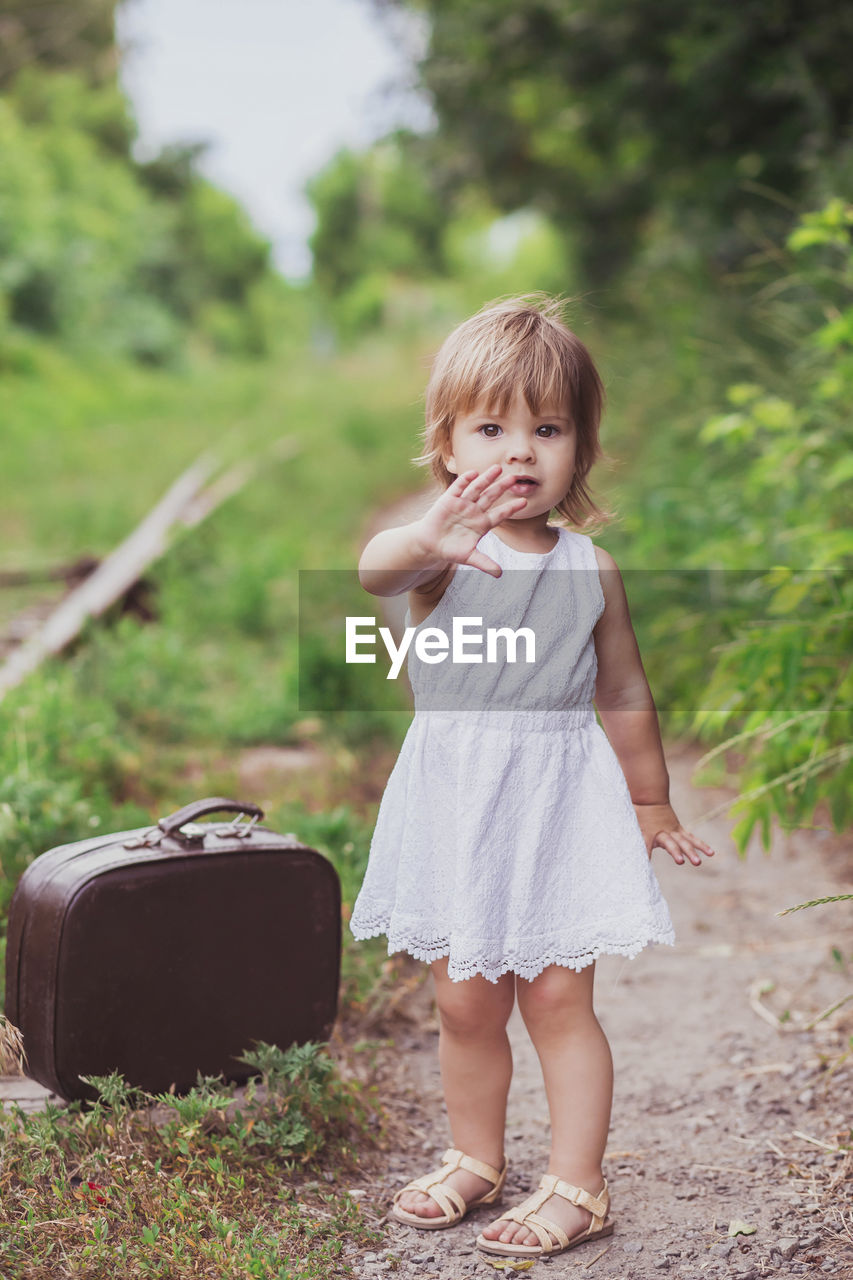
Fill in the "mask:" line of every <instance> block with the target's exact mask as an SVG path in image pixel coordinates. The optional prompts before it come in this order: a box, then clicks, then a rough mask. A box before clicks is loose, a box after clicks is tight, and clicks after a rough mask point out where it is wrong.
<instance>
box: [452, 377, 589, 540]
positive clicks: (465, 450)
mask: <svg viewBox="0 0 853 1280" xmlns="http://www.w3.org/2000/svg"><path fill="white" fill-rule="evenodd" d="M576 446H577V432H576V429H575V425H574V423H573V422H572V419H571V417H570V416H569V409H568V406H566V405H546V406H544V410H543V412H542V413H538V414H535V413H533V412H532V411H531V409H530V407H529V406H528V404H527V401H526V400H525V399H524V396H523V395H521V393H520V392H516V394H515V396H514V398H513V400H512V403H511V404H510V405H509V408H508V409H507V411H506V412H505V413H495V412H492V411H490V410H489V406H488V405H485V404H478V405H475V407H474V409H473V410H472V411H471V412H470V413H465V414H460V415H459V416H458V417H457V419H456V422H455V423H454V426H453V431H452V433H451V437H450V450H451V452H450V453H449V454H448V456H447V457H446V458H445V465H446V467H447V469H448V471H450V472H452V473H453V474H454V475H457V476H458V475H461V474H462V472H463V471H477V472H482V471H485V470H487V468H488V467H491V466H494V465H495V464H496V463H500V465H501V467H502V469H503V471H504V472H509V473H511V474H512V475H516V476H518V477H519V480H518V482H517V483H516V484H514V485H513V486H512V488H511V489H509V490H508V493H512V494H515V495H521V496H522V497H525V498H526V499H527V506H526V507H523V508H522V509H521V511H518V512H516V514H515V515H514V516H511V517H510V519H511V520H530V519H531V518H533V517H536V516H544V517H545V518H546V519H547V516H548V513H549V512H550V511H552V510H553V508H554V507H555V506H556V505H557V503H558V502H561V501H562V500H563V498H565V496H566V494H567V493H568V491H569V489H570V488H571V484H572V479H573V477H574V473H575V450H576Z"/></svg>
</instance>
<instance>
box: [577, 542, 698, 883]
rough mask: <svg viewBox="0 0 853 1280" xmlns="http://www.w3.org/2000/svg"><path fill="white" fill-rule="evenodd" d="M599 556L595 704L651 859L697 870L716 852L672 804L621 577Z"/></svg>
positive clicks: (604, 555)
mask: <svg viewBox="0 0 853 1280" xmlns="http://www.w3.org/2000/svg"><path fill="white" fill-rule="evenodd" d="M595 555H596V559H597V561H598V568H599V578H600V580H601V589H602V591H603V593H604V612H603V614H602V615H601V617H600V618H599V620H598V623H597V624H596V627H595V631H594V632H593V636H594V640H595V652H596V658H597V660H598V675H597V679H596V682H595V705H596V708H597V710H598V714H599V716H600V717H601V723H602V726H603V728H604V732H605V733H606V734H607V737H608V739H609V741H610V745H611V746H612V747H613V750H614V752H615V753H616V757H617V759H618V761H619V764H620V765H621V767H622V772H623V773H624V774H625V778H626V781H627V783H628V790H629V791H630V793H631V800H632V801H633V803H634V809H635V811H636V814H637V821H638V822H639V824H640V829H641V830H642V832H643V836H644V838H645V841H646V848H647V849H648V852H649V856H650V857H651V852H652V849H653V848H654V847H655V845H659V846H660V847H661V848H663V849H666V851H667V853H668V854H669V855H670V857H671V858H673V860H674V861H675V862H678V863H683V862H684V859H685V857H687V858H688V859H689V861H690V862H692V863H693V865H694V866H697V867H698V866H699V865H700V863H701V861H702V859H701V858H700V857H699V856H698V854H697V852H696V850H697V849H698V850H701V852H702V853H704V854H706V855H707V856H708V857H711V856H712V855H713V852H714V851H713V849H711V848H710V846H709V845H707V844H705V842H704V840H700V839H699V838H698V837H697V836H694V835H692V834H691V833H690V832H689V831H685V830H684V828H683V827H682V826H681V823H680V822H679V820H678V818H677V817H676V814H675V811H674V810H673V808H672V806H671V804H670V803H669V774H668V772H667V768H666V761H665V759H664V753H663V743H662V742H661V736H660V726H659V724H658V716H657V710H656V708H655V704H654V699H653V698H652V692H651V689H650V688H649V683H648V681H647V679H646V673H645V671H644V670H643V663H642V660H641V658H640V650H639V648H638V646H637V638H636V636H635V635H634V628H633V626H632V625H631V615H630V613H629V611H628V599H627V596H626V595H625V586H624V584H623V582H622V575H621V574H620V572H619V570H618V568H617V566H616V561H615V560H614V559H613V557H612V556H611V555H610V554H609V552H607V551H605V550H604V549H603V548H602V547H596V548H595Z"/></svg>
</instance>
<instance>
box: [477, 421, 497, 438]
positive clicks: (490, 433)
mask: <svg viewBox="0 0 853 1280" xmlns="http://www.w3.org/2000/svg"><path fill="white" fill-rule="evenodd" d="M480 430H481V431H482V433H483V435H484V436H487V437H488V438H489V439H490V440H494V438H495V436H496V435H499V434H500V427H499V426H498V424H497V423H496V422H486V423H484V425H483V426H482V427H480Z"/></svg>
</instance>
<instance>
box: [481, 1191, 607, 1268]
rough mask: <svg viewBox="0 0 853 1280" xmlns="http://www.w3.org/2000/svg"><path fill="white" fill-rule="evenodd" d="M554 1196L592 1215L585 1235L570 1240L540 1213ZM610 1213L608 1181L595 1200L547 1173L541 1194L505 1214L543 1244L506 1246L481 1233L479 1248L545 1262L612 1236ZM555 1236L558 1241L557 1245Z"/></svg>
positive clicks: (535, 1194) (539, 1192)
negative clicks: (547, 1258) (575, 1248)
mask: <svg viewBox="0 0 853 1280" xmlns="http://www.w3.org/2000/svg"><path fill="white" fill-rule="evenodd" d="M553 1195H558V1196H562V1197H563V1199H564V1200H568V1201H569V1202H570V1203H571V1204H576V1205H577V1206H578V1208H580V1209H586V1210H588V1212H589V1213H591V1214H592V1221H591V1222H590V1224H589V1226H588V1227H587V1229H586V1230H585V1231H581V1232H579V1233H578V1234H577V1235H576V1236H572V1238H571V1239H569V1237H568V1236H567V1235H566V1233H565V1231H564V1230H563V1228H562V1227H561V1226H558V1224H557V1223H556V1222H551V1220H550V1219H549V1218H545V1217H543V1216H542V1215H541V1214H540V1213H539V1210H540V1209H541V1207H542V1205H543V1204H544V1203H545V1201H546V1200H547V1199H548V1197H549V1196H553ZM609 1211H610V1192H609V1191H608V1190H607V1179H606V1178H605V1180H604V1188H603V1190H601V1191H599V1193H598V1195H597V1196H591V1195H590V1194H589V1192H588V1191H584V1190H583V1188H582V1187H574V1186H572V1184H571V1183H570V1182H564V1181H563V1180H562V1178H558V1177H557V1175H556V1174H554V1173H546V1174H545V1175H544V1176H543V1177H542V1178H541V1179H540V1182H539V1190H538V1191H534V1193H533V1195H532V1196H528V1198H527V1199H526V1200H525V1201H524V1202H523V1203H522V1204H519V1205H516V1206H515V1207H514V1208H513V1209H510V1210H508V1211H507V1212H506V1213H502V1214H501V1218H507V1219H509V1220H510V1221H511V1222H518V1223H520V1224H521V1225H522V1226H525V1227H527V1228H529V1230H531V1231H533V1232H535V1233H536V1235H537V1236H538V1237H539V1244H538V1245H535V1244H513V1243H512V1242H511V1241H510V1242H509V1243H504V1242H502V1241H501V1240H490V1239H489V1238H488V1236H484V1235H483V1234H482V1233H481V1234H480V1235H478V1236H477V1248H478V1249H484V1250H485V1251H486V1253H500V1254H503V1255H504V1256H505V1257H512V1258H516V1257H518V1258H541V1257H543V1256H544V1255H545V1254H552V1253H565V1251H566V1249H574V1247H575V1245H578V1244H583V1243H584V1242H585V1241H586V1240H600V1239H601V1238H602V1237H603V1236H609V1235H612V1234H613V1221H612V1219H611V1218H608V1217H607V1215H608V1213H609ZM605 1219H606V1221H605ZM551 1236H556V1237H557V1243H556V1244H554V1242H553V1240H552V1239H551Z"/></svg>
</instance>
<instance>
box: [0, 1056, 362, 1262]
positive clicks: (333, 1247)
mask: <svg viewBox="0 0 853 1280" xmlns="http://www.w3.org/2000/svg"><path fill="white" fill-rule="evenodd" d="M245 1060H246V1062H247V1064H248V1065H249V1066H250V1067H254V1068H256V1069H257V1070H258V1071H259V1072H260V1075H259V1076H258V1075H253V1076H252V1077H251V1078H250V1080H249V1082H248V1085H247V1087H246V1091H245V1095H244V1097H238V1096H236V1095H235V1093H234V1092H233V1089H232V1087H231V1086H229V1085H227V1084H226V1083H225V1081H224V1080H223V1079H222V1077H220V1076H214V1077H201V1076H199V1079H198V1082H197V1084H196V1085H195V1087H194V1088H193V1089H192V1090H190V1092H189V1093H188V1094H186V1095H184V1096H183V1097H177V1096H175V1095H174V1094H171V1093H166V1094H160V1095H151V1094H147V1093H145V1092H144V1091H142V1090H139V1089H136V1088H134V1087H132V1086H130V1085H129V1084H128V1082H127V1081H126V1080H124V1078H123V1077H122V1076H120V1075H118V1074H117V1073H113V1074H112V1075H110V1076H101V1077H91V1082H92V1083H93V1084H94V1085H95V1086H96V1087H97V1089H98V1091H99V1094H100V1096H99V1098H98V1100H97V1101H96V1102H95V1103H94V1104H93V1105H91V1106H86V1107H84V1106H83V1105H82V1104H81V1103H80V1102H74V1103H72V1104H70V1105H69V1106H68V1107H67V1108H65V1109H60V1108H58V1107H55V1106H52V1105H51V1104H48V1105H47V1107H46V1108H45V1110H44V1111H42V1112H34V1113H32V1114H27V1113H25V1112H24V1111H22V1110H21V1109H20V1108H19V1107H17V1106H15V1107H13V1108H11V1109H10V1110H6V1109H4V1108H2V1107H0V1137H1V1138H2V1142H3V1153H4V1159H3V1166H2V1170H0V1193H2V1198H3V1208H4V1231H3V1233H2V1238H0V1270H2V1273H3V1275H4V1276H8V1277H10V1280H11V1277H15V1280H35V1278H36V1277H41V1276H44V1275H47V1274H53V1273H54V1268H55V1266H56V1259H57V1257H58V1256H59V1255H60V1254H61V1256H62V1258H63V1263H62V1266H63V1269H67V1268H68V1267H71V1268H73V1269H74V1270H79V1271H80V1273H81V1274H82V1273H84V1274H85V1275H86V1276H87V1277H91V1278H92V1280H112V1277H113V1276H115V1275H116V1274H117V1272H118V1271H120V1272H121V1273H123V1274H139V1275H142V1274H144V1275H150V1276H162V1277H169V1280H180V1278H181V1277H187V1280H189V1277H190V1276H202V1277H209V1278H210V1280H213V1278H214V1277H216V1278H217V1280H218V1278H219V1277H234V1280H238V1278H240V1277H245V1276H256V1277H259V1278H260V1280H325V1277H326V1276H328V1275H329V1274H331V1273H332V1271H335V1273H336V1274H337V1273H338V1272H339V1270H340V1268H341V1266H342V1265H345V1264H342V1261H341V1258H340V1255H341V1251H342V1243H343V1241H344V1240H345V1239H346V1240H355V1241H357V1242H358V1243H359V1244H362V1245H365V1246H366V1245H367V1244H369V1243H374V1244H375V1243H377V1242H378V1240H379V1239H380V1237H379V1236H378V1235H377V1233H376V1231H375V1230H374V1229H373V1228H371V1227H370V1226H369V1224H368V1222H367V1220H366V1218H365V1217H364V1216H363V1215H362V1213H361V1211H360V1208H359V1206H358V1204H357V1202H356V1200H355V1199H354V1198H353V1197H351V1196H349V1195H348V1194H347V1193H346V1192H345V1191H342V1190H337V1189H336V1188H335V1187H334V1185H329V1184H334V1183H335V1182H336V1180H337V1178H338V1176H339V1174H344V1175H345V1176H346V1177H347V1178H348V1179H350V1178H352V1176H353V1173H354V1169H355V1161H354V1153H355V1150H356V1149H357V1148H358V1149H362V1150H363V1149H364V1148H365V1147H366V1146H372V1145H374V1144H375V1142H376V1141H377V1140H381V1138H382V1135H383V1130H384V1113H383V1112H382V1111H381V1109H380V1108H379V1107H378V1103H377V1100H376V1086H375V1085H363V1084H360V1083H358V1082H357V1081H355V1080H345V1079H343V1077H342V1074H341V1071H340V1068H339V1066H338V1063H337V1062H336V1061H335V1060H334V1059H332V1058H331V1057H330V1056H329V1054H328V1052H327V1050H326V1048H325V1046H323V1045H320V1044H317V1043H314V1042H310V1043H307V1044H303V1045H297V1044H293V1045H291V1046H290V1047H289V1048H287V1049H281V1048H279V1047H277V1046H275V1045H269V1044H264V1043H259V1044H257V1045H256V1046H255V1047H254V1049H252V1050H251V1051H247V1053H246V1058H245ZM312 1174H313V1175H314V1179H310V1175H312ZM318 1174H319V1175H320V1179H321V1180H317V1175H318ZM341 1274H343V1273H342V1272H341Z"/></svg>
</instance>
